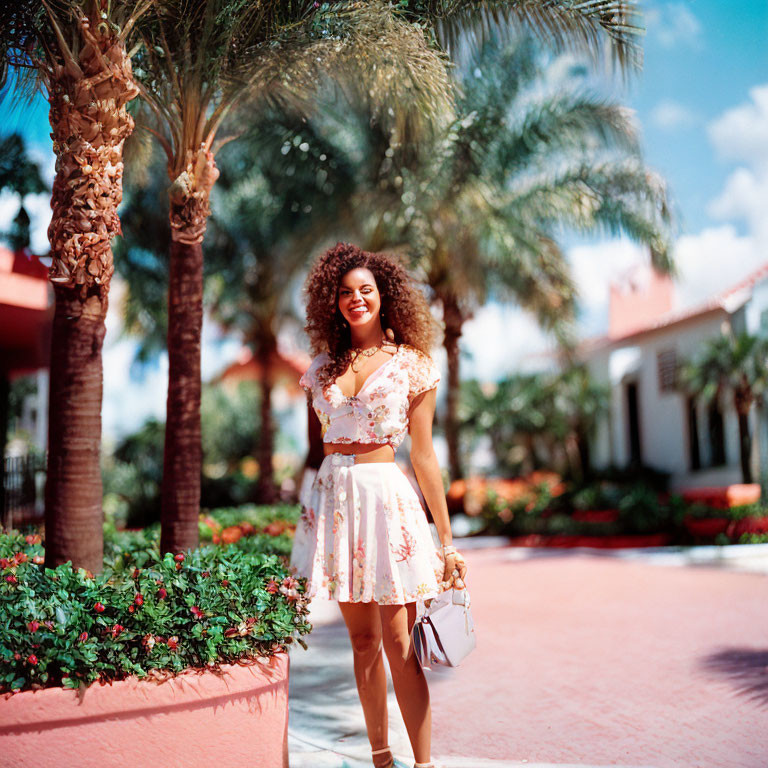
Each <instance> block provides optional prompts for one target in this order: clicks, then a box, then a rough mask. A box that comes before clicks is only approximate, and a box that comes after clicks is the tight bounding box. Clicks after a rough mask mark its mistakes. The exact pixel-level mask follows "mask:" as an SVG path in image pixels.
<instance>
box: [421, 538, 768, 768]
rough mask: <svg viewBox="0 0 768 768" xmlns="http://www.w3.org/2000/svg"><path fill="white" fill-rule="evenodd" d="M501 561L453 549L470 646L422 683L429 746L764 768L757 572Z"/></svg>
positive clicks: (461, 751)
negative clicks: (459, 559) (469, 617)
mask: <svg viewBox="0 0 768 768" xmlns="http://www.w3.org/2000/svg"><path fill="white" fill-rule="evenodd" d="M509 556H510V550H508V549H494V550H479V551H467V552H466V553H465V557H466V560H467V563H468V565H469V573H468V584H467V585H468V587H469V589H470V592H471V594H472V599H473V615H474V618H475V625H476V630H477V633H478V647H477V650H476V651H475V652H474V654H472V655H471V656H470V657H469V658H468V659H467V660H466V662H465V663H464V664H463V665H462V666H461V667H459V668H458V669H456V670H453V671H452V674H450V675H448V676H443V677H438V676H437V675H435V676H431V677H430V690H431V694H432V707H433V723H434V726H433V727H434V735H433V745H434V749H435V754H441V755H445V756H446V757H447V756H449V755H454V756H460V755H464V756H467V757H468V756H470V755H471V756H473V757H482V758H496V759H505V760H509V761H511V762H515V761H521V762H522V761H527V762H529V763H586V764H591V765H595V764H606V765H607V764H610V765H638V766H639V765H648V766H653V767H654V768H668V767H669V768H671V767H673V766H674V768H767V767H768V576H766V575H761V574H750V573H734V572H728V571H723V570H718V569H717V568H715V567H670V566H658V565H650V564H648V563H644V562H636V561H622V560H618V559H614V558H610V557H601V556H597V555H586V554H577V553H567V552H566V553H562V554H557V555H553V556H541V557H534V558H531V559H527V560H518V561H512V560H510V559H509ZM427 674H428V675H431V673H427ZM456 724H458V727H456Z"/></svg>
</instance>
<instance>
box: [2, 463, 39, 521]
mask: <svg viewBox="0 0 768 768" xmlns="http://www.w3.org/2000/svg"><path fill="white" fill-rule="evenodd" d="M45 470H46V458H45V456H42V455H37V454H29V455H26V456H11V457H8V458H6V459H5V461H4V472H3V485H4V487H5V494H4V496H5V498H4V502H5V503H4V504H3V505H2V506H3V509H2V510H0V512H2V523H3V527H4V528H6V529H7V528H18V527H19V526H21V525H27V524H29V523H35V522H39V521H40V520H42V519H43V517H44V514H45V512H44V509H45V508H44V499H43V494H44V491H45Z"/></svg>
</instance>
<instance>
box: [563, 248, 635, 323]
mask: <svg viewBox="0 0 768 768" xmlns="http://www.w3.org/2000/svg"><path fill="white" fill-rule="evenodd" d="M647 254H648V249H647V248H645V247H644V246H641V245H637V244H636V243H633V242H631V241H630V240H627V239H617V240H606V241H603V242H598V243H594V244H589V245H579V246H576V247H574V248H571V249H569V251H568V261H569V262H570V264H571V269H572V271H573V277H574V280H575V281H576V285H577V287H578V291H579V310H580V317H579V327H580V330H581V333H582V334H584V335H586V336H591V335H596V334H601V333H605V332H606V331H607V329H608V296H609V286H610V283H611V281H613V280H616V279H618V278H619V277H620V276H621V275H623V274H624V273H625V272H626V271H627V270H628V269H630V268H631V267H632V266H634V265H635V264H638V263H643V262H646V261H647V260H648V256H647Z"/></svg>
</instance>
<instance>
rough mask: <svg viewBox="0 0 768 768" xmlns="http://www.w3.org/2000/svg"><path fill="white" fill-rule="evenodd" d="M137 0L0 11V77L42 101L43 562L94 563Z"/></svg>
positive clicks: (23, 0) (32, 4)
mask: <svg viewBox="0 0 768 768" xmlns="http://www.w3.org/2000/svg"><path fill="white" fill-rule="evenodd" d="M147 5H148V0H140V1H139V2H127V0H126V1H123V0H114V1H113V2H111V3H108V4H105V3H103V2H101V0H84V1H83V2H76V1H75V0H58V1H57V2H54V1H53V0H40V1H38V0H15V1H14V2H12V3H5V4H3V6H2V8H0V84H5V82H6V81H7V78H8V74H9V72H11V71H15V73H16V74H17V75H18V77H19V78H20V79H21V82H22V83H26V85H27V86H28V88H27V89H26V91H24V93H29V92H30V91H31V90H33V89H34V88H36V87H38V86H39V87H42V88H43V89H44V91H45V93H46V96H47V98H48V101H49V103H50V112H49V119H50V123H51V130H52V134H51V135H52V138H53V149H54V152H55V153H56V158H57V162H56V176H55V180H54V184H53V196H52V200H51V207H52V208H53V216H52V219H51V224H50V227H49V229H48V236H49V239H50V242H51V258H52V264H51V268H50V279H51V282H52V283H53V285H54V292H55V296H56V309H55V315H54V320H53V332H52V346H51V366H50V381H51V387H50V408H49V427H48V435H49V438H48V440H49V449H48V475H47V484H46V493H45V510H46V511H45V531H46V553H45V558H46V565H47V566H51V567H52V566H55V565H57V564H59V563H62V562H66V561H67V560H71V561H72V562H73V564H74V565H77V566H82V567H85V568H88V569H90V570H91V571H94V572H96V571H98V570H100V569H101V566H102V551H103V542H102V537H101V524H102V508H101V496H102V489H101V472H100V468H99V450H100V444H101V398H102V359H101V349H102V343H103V340H104V333H105V325H104V320H105V317H106V313H107V299H108V291H109V281H110V278H111V276H112V272H113V263H112V250H111V241H112V238H113V237H114V235H115V234H116V233H117V232H118V231H119V227H120V222H119V219H118V216H117V206H118V204H119V203H120V200H121V196H122V172H123V163H122V151H123V142H124V141H125V139H126V137H127V136H128V135H129V134H130V133H131V131H132V130H133V125H134V123H133V119H132V118H131V116H130V115H129V114H128V111H127V108H126V107H127V104H128V102H129V101H131V99H133V98H134V97H135V96H136V95H137V93H138V91H137V88H136V86H135V84H134V81H133V76H132V73H131V61H130V57H129V54H128V50H127V48H126V44H127V40H128V37H129V35H130V34H131V32H132V31H133V29H134V24H135V22H136V20H137V19H138V18H139V17H140V16H141V14H142V13H143V12H144V11H145V10H146V7H147Z"/></svg>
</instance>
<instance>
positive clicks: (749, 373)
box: [680, 331, 768, 483]
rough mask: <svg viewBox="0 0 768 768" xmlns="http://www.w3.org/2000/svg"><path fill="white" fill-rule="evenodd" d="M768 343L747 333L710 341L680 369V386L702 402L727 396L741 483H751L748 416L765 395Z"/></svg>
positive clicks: (728, 334)
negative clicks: (734, 425) (733, 418)
mask: <svg viewBox="0 0 768 768" xmlns="http://www.w3.org/2000/svg"><path fill="white" fill-rule="evenodd" d="M767 357H768V343H767V342H766V341H765V340H764V339H761V338H759V337H758V336H752V335H750V334H749V333H746V332H744V331H743V332H741V333H739V334H734V333H727V334H724V335H722V336H718V337H717V338H716V339H712V340H711V341H709V342H708V343H707V345H706V347H705V348H704V351H703V352H702V353H701V354H700V355H699V356H698V357H696V358H694V359H693V360H689V361H687V362H685V363H683V364H682V366H681V377H680V378H681V386H682V387H683V389H684V390H686V391H688V392H691V393H692V394H694V395H697V396H699V397H701V398H702V399H703V400H704V401H705V402H707V401H711V400H714V399H715V398H717V399H719V398H720V397H721V396H722V395H723V394H724V393H726V392H730V393H731V396H732V397H733V407H734V409H735V410H736V415H737V418H738V423H739V461H740V464H741V475H742V480H743V482H745V483H751V482H752V466H751V462H750V454H751V451H752V435H751V432H750V428H749V412H750V409H751V407H752V404H753V403H754V402H755V400H756V399H758V398H760V397H762V395H763V393H764V392H765V391H766V382H767V381H768V369H767V368H766V358H767Z"/></svg>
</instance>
